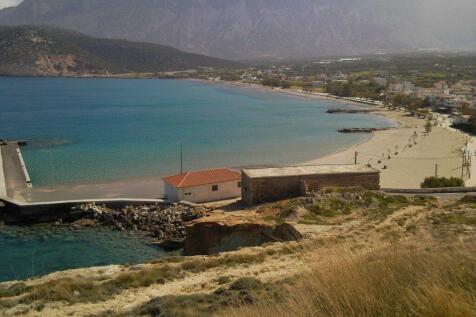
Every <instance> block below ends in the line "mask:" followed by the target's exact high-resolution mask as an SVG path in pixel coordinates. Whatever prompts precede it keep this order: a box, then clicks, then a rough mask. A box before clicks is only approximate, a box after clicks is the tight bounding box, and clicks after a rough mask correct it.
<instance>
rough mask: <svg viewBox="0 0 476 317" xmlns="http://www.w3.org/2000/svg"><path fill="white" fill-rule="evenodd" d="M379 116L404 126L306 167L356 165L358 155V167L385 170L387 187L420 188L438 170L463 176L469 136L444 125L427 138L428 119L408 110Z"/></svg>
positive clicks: (381, 110)
mask: <svg viewBox="0 0 476 317" xmlns="http://www.w3.org/2000/svg"><path fill="white" fill-rule="evenodd" d="M378 113H379V114H382V115H385V116H386V117H387V118H390V119H392V120H395V121H397V122H399V123H400V126H399V127H398V128H396V129H392V130H385V131H377V132H375V133H374V134H373V135H372V137H371V138H369V139H368V140H367V141H366V142H363V143H360V144H357V145H354V146H352V147H350V148H347V149H345V150H342V151H339V152H337V153H334V154H332V155H329V156H326V157H323V158H319V159H316V160H312V161H309V162H306V163H305V164H309V165H313V164H354V159H355V153H356V152H357V162H358V164H370V165H371V166H372V167H373V168H376V169H378V170H380V171H381V186H382V187H383V188H420V184H421V182H422V181H423V180H424V179H425V177H429V176H434V175H435V172H436V169H437V174H438V176H445V177H451V176H454V177H461V175H462V173H461V166H462V155H461V149H462V148H463V147H464V146H465V143H466V140H467V136H466V135H464V134H463V133H461V132H458V131H455V130H453V129H449V128H446V127H442V126H440V125H438V126H434V127H433V128H432V131H431V132H430V133H429V134H428V135H427V134H426V133H425V128H424V125H425V123H426V121H425V120H422V119H417V118H415V117H411V116H408V114H406V113H405V112H404V111H386V110H383V109H382V108H381V109H380V111H379V112H378ZM415 132H416V134H415ZM414 135H416V137H413V136H414ZM415 143H416V144H415ZM410 145H411V147H410ZM437 165H438V167H436V166H437ZM464 177H467V173H466V170H465V171H464Z"/></svg>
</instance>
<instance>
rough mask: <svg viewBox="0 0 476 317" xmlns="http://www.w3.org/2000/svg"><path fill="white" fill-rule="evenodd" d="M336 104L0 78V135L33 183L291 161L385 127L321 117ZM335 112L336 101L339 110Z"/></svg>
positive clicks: (183, 88) (197, 87) (164, 86)
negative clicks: (356, 130)
mask: <svg viewBox="0 0 476 317" xmlns="http://www.w3.org/2000/svg"><path fill="white" fill-rule="evenodd" d="M337 105H338V104H336V103H333V102H331V101H319V100H312V101H310V100H304V99H300V98H297V97H292V96H286V95H282V94H274V93H267V92H260V91H257V90H253V89H245V88H238V87H230V86H224V85H211V84H206V83H199V82H193V81H175V80H122V79H61V78H0V138H2V137H3V138H13V139H26V140H28V141H29V142H30V143H29V145H28V146H27V147H25V148H23V150H22V152H23V154H24V157H25V160H26V164H27V167H28V170H29V172H30V174H31V177H32V181H33V184H34V185H47V184H58V183H68V182H87V181H96V180H108V179H118V178H125V177H136V176H150V175H164V174H169V173H174V172H177V171H178V167H179V154H178V153H179V146H178V142H183V144H184V145H183V146H184V164H185V168H186V169H196V168H208V167H216V166H244V165H255V164H286V163H299V162H302V161H306V160H309V159H313V158H316V157H317V156H322V155H325V154H328V153H331V152H333V151H335V150H337V149H340V148H342V147H345V146H348V145H350V144H353V143H355V142H359V141H360V140H362V139H363V137H364V136H362V135H355V134H339V133H337V130H338V129H339V128H343V127H380V126H388V125H389V124H390V123H389V122H388V121H387V120H385V119H384V118H381V117H377V116H369V115H358V114H357V115H329V114H326V113H325V111H326V110H327V109H328V108H329V107H333V106H337ZM339 106H341V105H339Z"/></svg>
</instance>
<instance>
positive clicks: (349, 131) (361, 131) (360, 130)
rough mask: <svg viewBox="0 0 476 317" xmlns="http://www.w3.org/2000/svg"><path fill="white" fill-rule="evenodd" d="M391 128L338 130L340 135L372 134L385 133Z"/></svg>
mask: <svg viewBox="0 0 476 317" xmlns="http://www.w3.org/2000/svg"><path fill="white" fill-rule="evenodd" d="M390 129H392V128H346V129H340V130H339V132H340V133H373V132H376V131H385V130H390Z"/></svg>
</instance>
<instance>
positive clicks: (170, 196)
mask: <svg viewBox="0 0 476 317" xmlns="http://www.w3.org/2000/svg"><path fill="white" fill-rule="evenodd" d="M164 191H165V198H166V199H167V200H170V201H179V200H180V198H179V195H178V194H179V192H180V191H181V189H180V188H175V187H174V186H172V185H171V184H169V183H167V182H164Z"/></svg>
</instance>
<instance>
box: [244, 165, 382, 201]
mask: <svg viewBox="0 0 476 317" xmlns="http://www.w3.org/2000/svg"><path fill="white" fill-rule="evenodd" d="M354 186H360V187H363V188H366V189H370V190H377V189H380V171H378V170H376V169H373V168H370V167H366V166H361V165H319V166H290V167H279V168H264V169H245V170H243V171H242V192H241V193H242V200H243V202H244V203H245V204H247V205H256V204H261V203H265V202H272V201H277V200H281V199H286V198H291V197H298V196H302V195H304V194H305V193H306V192H309V191H317V190H320V189H323V188H329V187H354Z"/></svg>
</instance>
